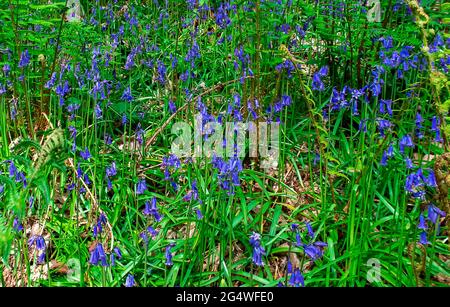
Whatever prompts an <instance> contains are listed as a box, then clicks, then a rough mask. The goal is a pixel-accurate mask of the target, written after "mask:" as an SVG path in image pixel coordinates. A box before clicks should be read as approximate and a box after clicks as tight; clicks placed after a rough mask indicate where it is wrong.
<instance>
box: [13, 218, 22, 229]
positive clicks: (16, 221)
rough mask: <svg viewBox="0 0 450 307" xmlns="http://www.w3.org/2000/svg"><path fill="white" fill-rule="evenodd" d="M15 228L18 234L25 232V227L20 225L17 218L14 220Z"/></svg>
mask: <svg viewBox="0 0 450 307" xmlns="http://www.w3.org/2000/svg"><path fill="white" fill-rule="evenodd" d="M13 228H14V229H15V230H16V231H17V232H20V231H22V230H23V226H22V224H21V223H20V221H19V219H18V218H17V217H16V218H14V221H13Z"/></svg>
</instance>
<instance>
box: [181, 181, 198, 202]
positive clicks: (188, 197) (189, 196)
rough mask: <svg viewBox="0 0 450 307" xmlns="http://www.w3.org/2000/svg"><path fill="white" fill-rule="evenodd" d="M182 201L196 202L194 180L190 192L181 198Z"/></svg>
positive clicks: (195, 183)
mask: <svg viewBox="0 0 450 307" xmlns="http://www.w3.org/2000/svg"><path fill="white" fill-rule="evenodd" d="M183 200H184V201H191V200H198V189H197V181H196V180H194V181H193V182H192V185H191V190H190V191H189V192H188V193H187V194H186V195H185V196H184V197H183Z"/></svg>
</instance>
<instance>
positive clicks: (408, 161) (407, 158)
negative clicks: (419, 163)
mask: <svg viewBox="0 0 450 307" xmlns="http://www.w3.org/2000/svg"><path fill="white" fill-rule="evenodd" d="M405 163H406V168H407V169H412V168H413V167H414V165H413V163H412V160H411V159H410V158H409V157H406V158H405Z"/></svg>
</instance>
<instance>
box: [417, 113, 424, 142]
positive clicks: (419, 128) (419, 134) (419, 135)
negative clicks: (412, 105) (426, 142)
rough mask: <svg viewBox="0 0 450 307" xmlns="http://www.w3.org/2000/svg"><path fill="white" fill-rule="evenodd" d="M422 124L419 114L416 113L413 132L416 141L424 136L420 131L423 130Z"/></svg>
mask: <svg viewBox="0 0 450 307" xmlns="http://www.w3.org/2000/svg"><path fill="white" fill-rule="evenodd" d="M422 123H423V118H422V116H421V115H420V113H419V112H417V114H416V130H415V131H416V136H417V138H418V139H422V138H423V136H424V135H423V133H422V131H421V129H422V128H423V126H422Z"/></svg>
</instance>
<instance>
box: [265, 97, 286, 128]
mask: <svg viewBox="0 0 450 307" xmlns="http://www.w3.org/2000/svg"><path fill="white" fill-rule="evenodd" d="M291 104H292V97H291V96H290V95H282V96H281V99H279V100H277V101H276V102H275V103H274V104H273V105H270V106H268V107H267V109H266V114H267V122H268V123H271V122H272V121H273V119H274V117H275V121H276V122H277V123H281V119H280V116H281V112H282V111H283V110H284V109H285V108H287V107H289V106H290V105H291Z"/></svg>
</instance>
